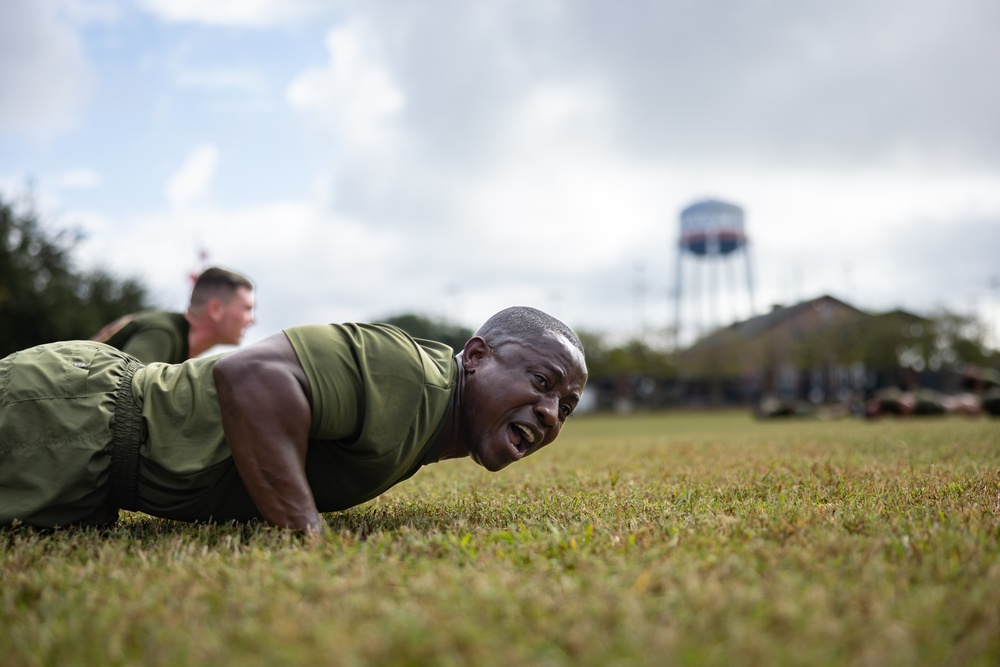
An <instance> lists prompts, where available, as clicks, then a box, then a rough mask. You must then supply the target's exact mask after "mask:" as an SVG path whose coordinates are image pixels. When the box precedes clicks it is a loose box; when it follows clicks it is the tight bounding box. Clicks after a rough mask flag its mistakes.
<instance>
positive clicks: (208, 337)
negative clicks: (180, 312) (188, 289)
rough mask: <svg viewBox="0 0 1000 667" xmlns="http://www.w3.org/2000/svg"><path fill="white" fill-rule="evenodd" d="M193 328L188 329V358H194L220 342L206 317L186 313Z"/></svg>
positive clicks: (185, 315)
mask: <svg viewBox="0 0 1000 667" xmlns="http://www.w3.org/2000/svg"><path fill="white" fill-rule="evenodd" d="M184 317H185V318H186V319H187V321H188V324H190V325H191V328H190V329H189V330H188V358H189V359H194V358H195V357H197V356H199V355H201V354H202V353H203V352H205V351H206V350H208V349H210V348H212V347H215V346H216V345H218V344H219V341H218V339H217V338H216V336H215V333H214V331H213V330H212V327H211V326H210V324H209V323H208V322H206V321H205V319H204V318H201V317H196V316H194V315H192V314H191V313H184Z"/></svg>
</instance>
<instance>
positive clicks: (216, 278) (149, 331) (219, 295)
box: [92, 267, 254, 364]
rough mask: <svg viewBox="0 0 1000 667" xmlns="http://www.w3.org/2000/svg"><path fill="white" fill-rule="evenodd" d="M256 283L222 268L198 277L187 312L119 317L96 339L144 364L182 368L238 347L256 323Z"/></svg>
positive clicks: (214, 268)
mask: <svg viewBox="0 0 1000 667" xmlns="http://www.w3.org/2000/svg"><path fill="white" fill-rule="evenodd" d="M253 309H254V294H253V283H252V282H250V280H249V279H248V278H246V277H245V276H242V275H240V274H238V273H236V272H234V271H228V270H226V269H221V268H218V267H212V268H209V269H206V270H205V271H203V272H202V273H201V275H199V276H198V277H197V279H196V280H195V283H194V288H193V289H192V290H191V301H190V304H189V305H188V307H187V311H186V312H184V313H171V312H164V311H147V312H141V313H133V314H131V315H126V316H124V317H121V318H119V319H117V320H115V321H114V322H112V323H111V324H109V325H107V326H106V327H104V328H103V329H101V330H100V331H99V332H98V333H97V334H96V335H95V336H94V337H93V338H92V340H96V341H98V342H101V343H107V344H108V345H111V346H112V347H116V348H118V349H119V350H121V351H122V352H125V353H127V354H129V355H131V356H133V357H135V358H136V359H138V360H139V361H141V362H142V363H144V364H149V363H152V362H154V361H162V362H166V363H168V364H179V363H181V362H183V361H186V360H188V359H193V358H194V357H197V356H199V355H200V354H202V353H203V352H205V351H207V350H209V349H210V348H212V347H214V346H216V345H238V344H239V342H240V340H241V339H242V338H243V332H244V331H245V330H246V328H247V327H248V326H250V325H251V324H252V323H253V320H254V317H253Z"/></svg>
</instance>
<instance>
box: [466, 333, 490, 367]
mask: <svg viewBox="0 0 1000 667" xmlns="http://www.w3.org/2000/svg"><path fill="white" fill-rule="evenodd" d="M489 354H490V346H489V345H487V344H486V341H485V340H483V339H482V338H481V337H480V336H473V337H472V338H470V339H469V340H468V342H466V344H465V347H464V348H462V368H463V369H464V370H466V371H474V370H476V369H477V368H479V366H480V365H482V363H483V360H484V359H486V357H488V356H489Z"/></svg>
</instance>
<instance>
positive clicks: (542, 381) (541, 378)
mask: <svg viewBox="0 0 1000 667" xmlns="http://www.w3.org/2000/svg"><path fill="white" fill-rule="evenodd" d="M535 382H537V383H538V384H540V385H542V386H543V387H544V386H545V385H546V384H548V380H546V378H545V376H544V375H539V374H538V373H535Z"/></svg>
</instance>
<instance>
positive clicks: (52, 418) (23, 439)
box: [0, 341, 140, 528]
mask: <svg viewBox="0 0 1000 667" xmlns="http://www.w3.org/2000/svg"><path fill="white" fill-rule="evenodd" d="M138 367H140V364H139V363H138V362H137V361H136V360H135V359H133V358H132V357H129V356H128V355H126V354H124V353H122V352H120V351H118V350H116V349H115V348H113V347H110V346H108V345H104V344H102V343H96V342H80V341H74V342H63V343H51V344H48V345H40V346H38V347H33V348H30V349H28V350H24V351H21V352H15V353H14V354H12V355H10V356H8V357H5V358H3V359H0V526H3V525H10V524H11V523H13V522H14V521H15V520H16V521H20V522H23V523H25V524H29V525H33V526H38V527H44V528H50V527H55V526H65V525H70V524H83V525H100V524H107V523H113V522H114V521H115V520H117V518H118V508H119V507H120V506H121V503H120V502H118V500H117V497H115V498H113V497H112V487H111V482H112V479H111V478H112V469H113V466H114V469H115V470H118V469H120V468H121V452H120V450H119V451H118V452H117V453H116V452H115V446H114V442H115V435H116V434H117V433H118V432H120V430H121V427H122V426H123V425H125V423H126V422H127V421H130V420H126V419H122V418H121V414H122V413H121V411H120V410H119V418H118V420H117V422H118V423H117V425H116V417H115V412H116V405H117V404H118V403H120V402H121V398H122V394H123V393H126V394H127V400H128V401H129V402H131V376H132V374H133V373H134V372H135V369H136V368H138ZM123 380H127V381H125V382H123ZM132 407H133V408H134V403H133V406H132ZM137 447H138V444H136V448H137ZM136 451H137V449H136ZM120 478H121V476H120V475H119V476H116V483H120V481H119V480H120ZM125 482H126V483H129V480H128V479H127V475H126V480H125ZM132 483H133V484H134V480H133V481H132Z"/></svg>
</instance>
